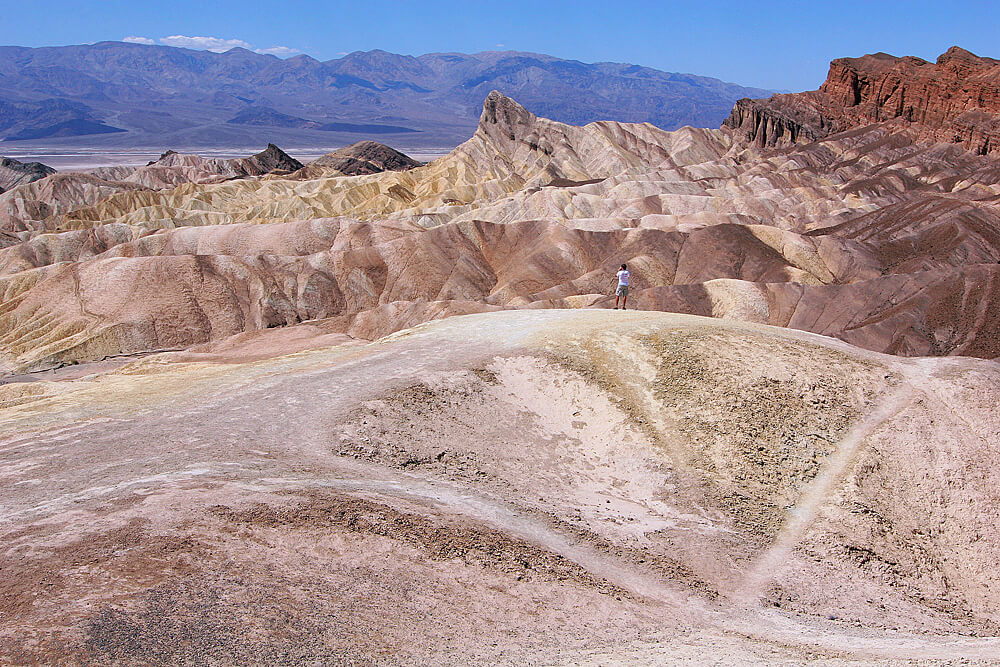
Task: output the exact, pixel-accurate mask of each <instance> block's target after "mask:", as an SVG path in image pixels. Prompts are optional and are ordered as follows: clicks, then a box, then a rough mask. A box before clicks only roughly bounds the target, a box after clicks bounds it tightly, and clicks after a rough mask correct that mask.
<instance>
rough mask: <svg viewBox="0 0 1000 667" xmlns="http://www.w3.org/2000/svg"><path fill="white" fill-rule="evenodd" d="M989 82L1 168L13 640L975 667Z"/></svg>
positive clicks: (489, 658) (953, 74) (487, 108)
mask: <svg viewBox="0 0 1000 667" xmlns="http://www.w3.org/2000/svg"><path fill="white" fill-rule="evenodd" d="M998 81H1000V62H998V61H993V60H990V59H987V58H980V57H977V56H975V55H973V54H971V53H968V52H966V51H962V50H961V49H958V48H954V49H951V50H949V51H948V52H947V53H946V54H944V55H942V56H941V58H939V59H938V61H937V62H936V63H930V62H926V61H922V60H919V59H916V58H893V57H891V56H886V55H885V54H876V55H873V56H865V57H864V58H857V59H842V60H837V61H834V62H833V63H832V64H831V69H830V76H829V78H828V80H827V81H826V83H824V84H823V86H822V87H821V88H820V89H819V90H818V91H814V92H809V93H801V94H796V95H777V96H774V97H772V98H769V99H767V100H749V99H748V100H741V101H740V102H738V103H737V104H736V106H735V107H734V109H733V111H732V114H731V115H730V117H729V119H728V120H727V121H726V123H725V124H724V126H723V127H722V128H720V129H718V130H708V129H693V128H682V129H680V130H676V131H673V132H666V131H663V130H661V129H659V128H657V127H655V126H653V125H649V124H640V125H630V124H623V123H617V122H606V121H602V122H597V123H592V124H589V125H586V126H583V127H577V126H570V125H565V124H561V123H558V122H554V121H550V120H546V119H544V118H540V117H537V116H535V115H534V114H532V113H531V112H530V111H529V110H527V109H525V108H524V107H522V106H521V105H520V104H518V103H517V102H515V101H514V100H512V99H510V98H508V97H505V96H503V95H501V94H499V93H496V92H494V93H490V94H489V96H488V97H487V98H486V100H485V103H484V105H483V112H482V116H481V118H480V121H479V125H478V128H477V129H476V131H475V133H474V135H473V136H472V137H471V138H470V139H469V140H468V141H466V142H465V143H463V144H462V145H460V146H458V147H457V148H455V149H454V150H453V151H452V152H451V153H449V154H448V155H446V156H444V157H442V158H439V159H436V160H434V161H432V162H430V163H428V164H426V165H420V164H419V163H417V162H415V161H413V160H411V159H409V158H408V157H407V156H405V155H403V154H401V153H398V152H397V151H393V150H392V149H390V148H388V147H386V146H383V145H381V144H376V143H374V142H362V143H360V144H355V145H352V146H350V147H346V148H344V149H341V150H339V151H337V152H336V153H334V154H331V155H328V156H325V157H323V158H320V159H319V160H316V161H313V162H311V163H309V164H302V163H301V162H299V161H297V160H295V159H294V158H293V157H291V156H289V155H287V154H286V153H284V152H283V151H282V150H281V149H280V148H278V147H277V146H274V145H271V146H268V148H267V149H266V150H265V151H263V152H262V153H259V154H257V155H254V156H251V157H249V158H243V159H237V160H219V159H204V158H200V157H198V156H195V155H182V154H178V153H173V152H168V153H165V154H164V155H163V156H162V157H161V158H160V159H159V160H156V161H154V162H152V163H151V164H149V165H147V166H144V167H139V168H134V167H120V168H103V169H100V170H95V171H92V172H90V173H63V172H56V173H51V170H49V169H47V168H45V166H44V165H38V164H21V163H17V162H12V161H5V162H4V163H3V164H2V165H0V188H3V189H4V192H3V193H2V194H0V383H2V384H0V415H2V419H0V490H2V493H3V497H4V503H3V506H2V508H0V533H2V535H3V538H4V539H3V545H4V546H3V547H2V551H0V620H2V622H0V662H3V663H13V664H32V663H53V662H58V663H63V664H176V663H186V664H231V663H234V662H236V663H263V664H329V663H353V664H380V663H386V662H389V663H398V662H406V663H412V662H433V663H435V664H468V663H469V662H479V663H491V664H494V663H506V664H552V663H555V664H562V663H569V664H632V663H659V664H662V663H665V662H666V663H670V662H672V663H681V664H683V663H689V664H706V662H709V663H711V662H712V661H715V663H717V664H789V665H794V664H802V663H803V662H806V661H809V662H815V663H816V664H829V665H842V664H853V663H864V664H901V663H910V662H917V663H927V664H938V663H940V662H954V663H955V664H975V663H981V664H990V663H993V662H995V661H996V660H1000V639H998V638H997V633H998V632H1000V613H998V611H997V610H998V609H1000V586H998V584H997V581H998V576H997V575H998V570H997V565H996V563H997V562H998V559H1000V530H998V529H997V526H996V525H995V517H996V516H997V508H998V500H1000V498H998V496H1000V491H998V489H1000V478H998V477H1000V473H998V472H997V470H996V466H995V461H996V459H997V455H998V451H997V448H998V444H997V443H998V442H1000V418H998V417H997V415H996V413H995V405H996V403H997V401H998V400H1000V366H997V363H996V361H995V359H996V358H997V357H998V356H1000V342H998V337H997V332H998V325H1000V308H998V302H997V298H998V287H997V278H998V277H1000V276H998V274H1000V220H998V214H1000V211H998V203H997V202H998V198H1000V166H998V163H997V151H1000V143H998V140H997V138H996V137H997V134H996V132H997V130H996V128H997V127H998V126H1000V98H998V96H997V90H998V85H997V84H998ZM623 262H627V263H628V264H629V268H630V269H631V271H632V277H633V291H632V294H631V295H630V297H629V310H627V311H616V310H611V306H612V305H613V302H614V297H613V291H612V290H613V287H614V282H613V281H614V272H615V270H616V269H617V267H618V265H619V264H621V263H623Z"/></svg>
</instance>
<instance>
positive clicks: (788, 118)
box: [725, 46, 1000, 154]
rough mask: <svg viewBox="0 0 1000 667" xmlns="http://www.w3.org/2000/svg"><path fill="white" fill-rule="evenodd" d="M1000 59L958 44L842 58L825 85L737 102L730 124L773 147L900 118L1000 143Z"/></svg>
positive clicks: (984, 149)
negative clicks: (929, 56)
mask: <svg viewBox="0 0 1000 667" xmlns="http://www.w3.org/2000/svg"><path fill="white" fill-rule="evenodd" d="M998 80H1000V61H997V60H994V59H992V58H981V57H979V56H976V55H974V54H972V53H969V52H968V51H966V50H964V49H961V48H959V47H957V46H956V47H952V48H950V49H948V51H947V52H945V53H943V54H942V55H941V56H940V57H939V58H938V59H937V62H934V63H930V62H927V61H926V60H922V59H920V58H915V57H912V56H907V57H904V58H896V57H893V56H890V55H888V54H885V53H876V54H873V55H867V56H864V57H861V58H839V59H837V60H834V61H833V62H831V63H830V72H829V74H828V75H827V79H826V81H825V82H824V83H823V85H822V86H820V88H819V90H817V91H813V92H808V93H798V94H791V95H789V94H784V95H775V96H773V97H771V98H769V99H767V100H750V99H744V100H740V101H739V102H737V104H736V106H735V108H734V109H733V113H732V114H731V115H730V117H729V118H728V119H727V120H726V122H725V125H726V126H728V127H731V128H733V129H735V130H737V131H738V132H739V133H740V134H741V135H743V136H744V137H746V139H748V140H750V141H752V142H754V143H756V144H757V145H759V146H763V147H768V146H775V145H787V144H789V143H808V142H810V141H815V140H817V139H820V138H822V137H824V136H827V135H829V134H832V133H835V132H843V131H845V130H848V129H850V128H854V127H864V126H867V125H871V124H873V123H880V122H884V121H895V122H896V125H897V126H899V127H904V126H905V127H907V128H908V129H911V130H913V131H914V132H915V133H916V135H917V136H918V137H920V138H923V139H930V140H934V141H941V142H946V143H954V144H959V145H961V146H962V147H963V148H965V149H966V150H970V151H973V152H975V153H979V154H986V153H995V152H998V151H1000V88H998V85H997V81H998Z"/></svg>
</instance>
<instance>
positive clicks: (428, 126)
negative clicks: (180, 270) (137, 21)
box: [0, 42, 772, 154]
mask: <svg viewBox="0 0 1000 667" xmlns="http://www.w3.org/2000/svg"><path fill="white" fill-rule="evenodd" d="M494 89H495V90H499V91H501V92H503V93H505V94H508V95H513V96H515V97H516V98H517V99H518V100H520V101H521V102H523V103H524V104H526V105H528V106H529V107H530V108H531V109H533V110H535V111H536V112H538V113H539V114H541V115H543V116H547V117H550V118H553V119H555V120H560V121H563V122H568V123H573V124H584V123H588V122H591V121H595V120H618V121H627V122H645V121H648V122H650V123H653V124H655V125H658V126H660V127H662V128H665V129H675V128H678V127H681V126H684V125H693V126H696V127H718V126H719V124H720V123H721V122H722V121H723V120H724V119H725V118H726V117H727V116H728V115H729V112H730V110H731V109H732V107H733V104H734V103H735V102H736V100H737V99H739V98H742V97H767V96H769V95H770V94H771V93H772V91H769V90H763V89H760V88H746V87H743V86H738V85H735V84H731V83H725V82H723V81H719V80H717V79H712V78H708V77H702V76H695V75H692V74H674V73H670V72H661V71H659V70H655V69H650V68H648V67H641V66H639V65H628V64H619V63H596V64H586V63H581V62H577V61H572V60H562V59H559V58H554V57H552V56H547V55H541V54H535V53H519V52H513V51H499V52H486V53H477V54H472V55H468V54H462V53H431V54H427V55H422V56H419V57H413V56H402V55H397V54H394V53H388V52H386V51H367V52H355V53H351V54H349V55H346V56H344V57H343V58H339V59H336V60H329V61H326V62H321V61H319V60H316V59H315V58H311V57H309V56H306V55H300V56H296V57H294V58H288V59H287V60H282V59H279V58H276V57H274V56H271V55H261V54H257V53H253V52H251V51H248V50H246V49H242V48H234V49H232V50H230V51H227V52H225V53H212V52H209V51H195V50H190V49H181V48H174V47H168V46H147V45H143V44H130V43H124V42H100V43H97V44H91V45H80V46H62V47H46V48H25V47H17V46H8V47H0V139H2V140H3V141H5V142H19V143H20V144H21V145H22V146H23V145H32V146H34V145H66V146H83V145H87V146H95V147H164V146H167V147H196V146H206V147H208V146H243V145H256V144H262V143H266V142H269V141H274V142H277V143H281V145H287V146H295V145H299V146H304V145H340V144H345V143H350V142H353V141H357V140H358V139H359V138H367V137H373V136H376V135H377V136H379V137H380V138H382V139H383V140H387V139H395V141H394V143H397V144H400V145H402V146H405V147H407V148H414V147H432V146H433V147H447V146H452V145H454V144H457V143H459V142H461V141H463V140H465V139H466V138H468V137H469V135H471V133H472V132H473V131H474V129H475V127H476V122H477V120H478V118H479V113H480V110H481V108H482V103H483V99H484V98H485V97H486V95H487V94H488V93H489V92H490V91H491V90H494ZM2 153H3V151H2V150H0V154H2Z"/></svg>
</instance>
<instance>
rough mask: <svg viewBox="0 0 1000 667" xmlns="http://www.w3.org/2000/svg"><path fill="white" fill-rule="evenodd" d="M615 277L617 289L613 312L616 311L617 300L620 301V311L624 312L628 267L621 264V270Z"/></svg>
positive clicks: (626, 300)
mask: <svg viewBox="0 0 1000 667" xmlns="http://www.w3.org/2000/svg"><path fill="white" fill-rule="evenodd" d="M616 275H617V276H618V289H616V290H615V310H618V299H621V300H622V310H625V304H626V302H628V279H629V272H628V266H626V265H625V264H622V268H621V269H619V271H618V273H617V274H616Z"/></svg>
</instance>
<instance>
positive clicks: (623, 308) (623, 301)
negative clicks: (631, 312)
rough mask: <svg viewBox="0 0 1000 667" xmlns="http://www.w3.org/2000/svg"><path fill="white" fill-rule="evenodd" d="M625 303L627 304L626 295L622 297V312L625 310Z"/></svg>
mask: <svg viewBox="0 0 1000 667" xmlns="http://www.w3.org/2000/svg"><path fill="white" fill-rule="evenodd" d="M616 300H617V299H616ZM626 303H628V294H626V295H625V296H624V297H622V310H625V304H626Z"/></svg>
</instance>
